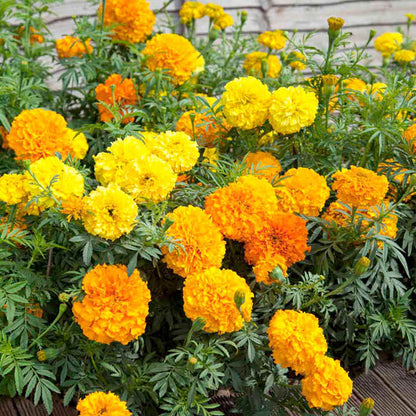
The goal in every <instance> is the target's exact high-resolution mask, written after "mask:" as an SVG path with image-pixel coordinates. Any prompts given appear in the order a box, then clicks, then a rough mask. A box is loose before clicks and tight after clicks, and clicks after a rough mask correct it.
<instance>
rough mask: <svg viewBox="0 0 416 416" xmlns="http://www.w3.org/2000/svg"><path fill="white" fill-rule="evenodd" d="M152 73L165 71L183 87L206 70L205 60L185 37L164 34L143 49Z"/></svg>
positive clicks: (157, 36)
mask: <svg viewBox="0 0 416 416" xmlns="http://www.w3.org/2000/svg"><path fill="white" fill-rule="evenodd" d="M143 55H144V56H145V57H146V62H145V65H146V67H147V68H148V69H149V70H150V71H155V70H156V69H164V70H166V71H167V73H168V74H169V75H170V76H171V77H172V81H173V82H174V83H175V84H178V85H181V84H183V83H184V82H185V81H187V80H189V79H190V78H191V76H192V75H193V74H196V73H199V72H201V71H203V69H204V64H205V62H204V58H203V57H202V55H201V54H200V53H199V52H198V51H197V50H196V49H195V48H194V46H193V45H192V43H191V42H189V40H188V39H186V38H184V37H183V36H180V35H176V34H172V33H162V34H159V35H156V36H154V37H153V38H152V39H150V40H149V41H148V42H147V43H146V47H145V48H144V49H143Z"/></svg>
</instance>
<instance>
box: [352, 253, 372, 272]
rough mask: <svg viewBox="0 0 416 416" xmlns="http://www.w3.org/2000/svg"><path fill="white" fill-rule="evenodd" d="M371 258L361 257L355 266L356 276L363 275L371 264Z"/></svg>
mask: <svg viewBox="0 0 416 416" xmlns="http://www.w3.org/2000/svg"><path fill="white" fill-rule="evenodd" d="M370 263H371V261H370V259H369V258H368V257H361V258H360V260H358V261H357V263H356V264H355V266H354V273H355V275H356V276H361V275H362V274H363V273H365V272H366V271H367V270H368V268H369V266H370Z"/></svg>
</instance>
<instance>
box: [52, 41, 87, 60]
mask: <svg viewBox="0 0 416 416" xmlns="http://www.w3.org/2000/svg"><path fill="white" fill-rule="evenodd" d="M56 51H57V53H58V58H61V59H62V58H73V57H74V56H76V57H80V56H82V55H85V54H86V53H91V52H92V46H91V39H87V40H86V41H84V42H83V41H82V40H80V39H79V38H76V37H73V36H65V37H64V38H62V39H57V40H56Z"/></svg>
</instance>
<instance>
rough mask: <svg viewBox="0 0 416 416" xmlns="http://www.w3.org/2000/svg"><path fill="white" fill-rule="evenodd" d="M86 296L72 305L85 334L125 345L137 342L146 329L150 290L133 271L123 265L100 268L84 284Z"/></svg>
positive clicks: (91, 273) (107, 341)
mask: <svg viewBox="0 0 416 416" xmlns="http://www.w3.org/2000/svg"><path fill="white" fill-rule="evenodd" d="M82 289H83V290H84V292H85V296H84V298H83V299H82V301H80V302H79V301H78V302H75V303H74V304H73V306H72V312H73V313H74V316H75V320H76V321H77V323H78V324H79V326H80V327H81V329H82V332H83V333H84V335H85V336H86V337H87V338H88V339H90V340H93V341H97V342H101V343H102V344H110V343H111V342H113V341H118V342H120V343H122V344H123V345H126V344H128V343H129V342H130V341H133V340H134V339H137V338H138V337H139V336H140V335H142V334H143V333H144V331H145V328H146V317H147V315H148V314H149V302H150V290H149V289H148V287H147V283H146V282H144V281H143V280H142V278H141V277H140V272H139V271H138V270H134V271H133V273H132V274H131V275H130V276H129V275H128V274H127V267H126V266H124V265H106V264H103V265H98V266H95V267H94V268H93V269H92V270H90V271H89V272H88V273H87V274H86V275H85V276H84V279H83V281H82Z"/></svg>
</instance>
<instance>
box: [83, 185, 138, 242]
mask: <svg viewBox="0 0 416 416" xmlns="http://www.w3.org/2000/svg"><path fill="white" fill-rule="evenodd" d="M84 208H85V215H84V216H83V218H82V221H83V223H84V227H85V229H86V230H87V231H88V232H89V233H90V234H92V235H97V236H99V237H101V238H106V239H107V240H116V239H117V238H120V237H121V236H122V235H124V234H128V233H129V232H130V231H131V230H132V229H133V228H134V225H135V223H136V217H137V214H138V208H137V205H136V204H135V202H134V199H133V198H132V197H131V196H130V195H128V194H126V193H125V192H123V191H122V190H121V189H120V188H119V187H118V186H117V185H115V184H112V183H110V184H109V185H108V186H107V187H103V186H99V187H98V188H97V189H96V190H95V191H92V192H91V193H90V194H89V195H88V196H87V197H85V198H84Z"/></svg>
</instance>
